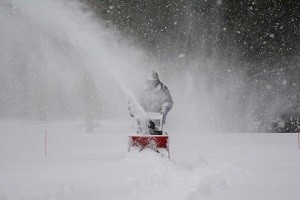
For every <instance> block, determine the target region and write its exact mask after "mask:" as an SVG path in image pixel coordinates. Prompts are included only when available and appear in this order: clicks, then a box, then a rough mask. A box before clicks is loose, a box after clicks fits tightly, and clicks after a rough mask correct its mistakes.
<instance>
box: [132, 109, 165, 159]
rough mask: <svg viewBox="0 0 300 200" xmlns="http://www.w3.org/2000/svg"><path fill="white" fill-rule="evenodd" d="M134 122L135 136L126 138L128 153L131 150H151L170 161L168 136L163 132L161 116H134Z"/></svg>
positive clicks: (154, 114)
mask: <svg viewBox="0 0 300 200" xmlns="http://www.w3.org/2000/svg"><path fill="white" fill-rule="evenodd" d="M134 121H135V128H136V134H133V135H130V136H129V138H128V152H130V150H131V148H137V149H139V151H142V150H144V149H151V150H154V151H155V152H157V153H160V154H162V155H163V156H167V157H168V158H169V159H170V149H169V136H168V135H167V133H165V132H163V115H162V114H160V113H146V116H145V115H137V116H135V117H134Z"/></svg>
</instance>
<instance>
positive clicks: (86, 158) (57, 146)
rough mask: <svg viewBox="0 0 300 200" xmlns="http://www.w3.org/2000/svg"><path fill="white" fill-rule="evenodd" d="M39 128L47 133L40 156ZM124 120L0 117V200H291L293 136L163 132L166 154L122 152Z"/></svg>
mask: <svg viewBox="0 0 300 200" xmlns="http://www.w3.org/2000/svg"><path fill="white" fill-rule="evenodd" d="M45 129H47V133H48V147H47V156H45V154H44V153H45V152H44V149H45V146H44V144H45ZM132 130H133V126H132V123H130V121H108V120H107V121H104V120H103V121H100V122H99V126H98V127H97V128H95V130H94V132H93V133H86V132H85V127H84V125H83V123H82V122H79V121H71V122H50V123H48V124H47V126H45V124H44V123H42V122H33V121H31V122H1V123H0V199H1V200H10V199H13V200H14V199H22V200H27V199H32V200H49V199H51V200H54V199H55V200H56V199H57V200H65V199H67V200H71V199H72V200H90V199H91V200H92V199H153V200H159V199H162V200H166V199H172V200H175V199H186V200H196V199H201V200H203V199H222V200H227V199H228V200H229V199H230V200H235V199H239V200H240V199H249V200H250V199H263V200H266V199H272V200H276V199H278V200H282V199H299V197H300V190H299V184H300V176H299V174H300V151H299V150H298V146H297V134H227V133H226V134H205V133H201V132H198V133H192V132H176V131H172V133H171V132H169V135H170V148H171V160H168V159H167V158H165V157H162V156H160V155H159V154H158V153H155V152H152V151H150V150H146V151H143V152H141V153H140V152H138V151H131V152H130V153H128V152H127V137H128V135H129V134H130V133H132V132H133V131H132Z"/></svg>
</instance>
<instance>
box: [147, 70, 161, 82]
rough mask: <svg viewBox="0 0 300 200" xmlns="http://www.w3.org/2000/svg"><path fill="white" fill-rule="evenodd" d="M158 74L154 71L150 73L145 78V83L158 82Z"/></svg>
mask: <svg viewBox="0 0 300 200" xmlns="http://www.w3.org/2000/svg"><path fill="white" fill-rule="evenodd" d="M158 80H159V78H158V73H157V72H156V71H152V72H151V73H150V74H149V75H148V76H147V81H158Z"/></svg>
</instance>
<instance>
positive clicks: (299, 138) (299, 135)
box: [298, 132, 300, 150]
mask: <svg viewBox="0 0 300 200" xmlns="http://www.w3.org/2000/svg"><path fill="white" fill-rule="evenodd" d="M298 149H299V150H300V133H299V132H298Z"/></svg>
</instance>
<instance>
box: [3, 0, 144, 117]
mask: <svg viewBox="0 0 300 200" xmlns="http://www.w3.org/2000/svg"><path fill="white" fill-rule="evenodd" d="M0 24H1V26H2V27H5V28H2V29H1V30H0V52H1V59H0V71H1V73H0V83H1V84H0V101H1V104H0V117H1V118H23V119H43V118H44V117H45V116H46V115H48V117H49V118H55V119H60V118H77V117H80V116H85V117H90V118H95V117H112V116H119V117H120V116H127V111H126V109H127V101H128V100H131V101H132V102H135V103H136V102H137V101H136V97H135V95H134V92H133V91H134V90H137V89H138V88H139V87H140V85H142V84H143V83H144V77H145V74H146V73H144V71H145V70H144V69H145V68H146V67H147V65H146V64H145V63H147V62H146V60H147V58H146V56H145V55H144V53H143V52H142V51H141V50H139V49H137V48H135V47H133V46H131V45H129V44H126V42H124V40H123V39H122V38H121V35H120V34H119V33H118V32H116V31H113V30H108V29H107V28H105V24H104V23H102V24H101V23H99V20H97V22H96V19H95V18H94V16H93V14H91V13H90V12H88V9H86V8H85V7H84V6H83V5H81V4H79V3H78V2H76V1H60V0H51V1H50V0H49V1H44V0H32V1H30V2H28V1H26V0H5V1H1V2H0Z"/></svg>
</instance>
